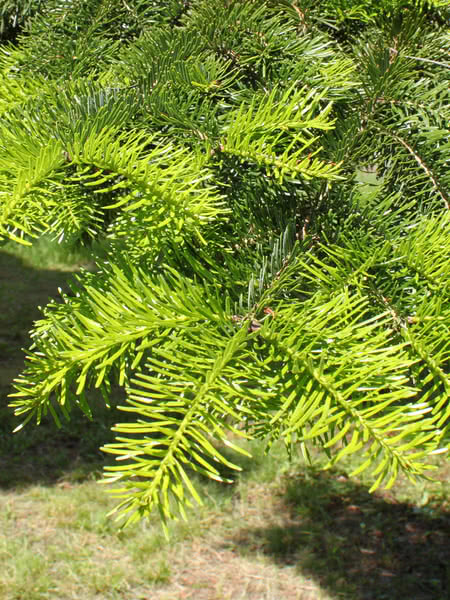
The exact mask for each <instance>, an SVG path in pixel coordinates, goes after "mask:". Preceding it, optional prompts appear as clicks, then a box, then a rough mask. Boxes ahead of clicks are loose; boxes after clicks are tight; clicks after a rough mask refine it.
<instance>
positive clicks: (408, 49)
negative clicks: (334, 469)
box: [0, 0, 450, 523]
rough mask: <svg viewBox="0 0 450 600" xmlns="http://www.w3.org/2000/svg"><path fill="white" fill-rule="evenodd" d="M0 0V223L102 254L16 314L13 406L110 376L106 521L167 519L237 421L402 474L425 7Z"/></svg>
mask: <svg viewBox="0 0 450 600" xmlns="http://www.w3.org/2000/svg"><path fill="white" fill-rule="evenodd" d="M11 6H12V8H11V9H10V10H9V9H8V10H9V12H8V10H7V9H4V14H3V19H4V20H3V23H4V24H8V27H12V26H13V25H12V23H13V21H11V19H12V18H13V17H12V16H11V15H13V14H17V15H22V17H21V19H22V20H21V24H20V27H21V28H22V31H21V32H20V31H18V32H16V33H15V34H14V35H4V39H5V40H6V39H8V38H11V39H13V38H15V37H17V39H16V40H15V43H14V44H12V43H6V42H4V43H3V45H2V46H0V53H1V54H0V132H1V135H0V237H1V238H2V239H3V240H14V241H16V242H17V243H22V244H30V243H32V241H33V239H35V238H36V237H38V236H40V235H42V234H43V233H51V234H52V235H54V236H55V238H57V239H60V240H62V239H72V240H80V242H83V243H88V239H89V238H94V239H100V240H103V241H104V242H105V243H106V242H107V243H108V248H109V256H108V259H107V260H101V259H100V258H99V259H98V265H97V266H98V268H97V270H96V271H95V272H94V273H90V272H84V273H82V274H81V275H80V276H78V277H77V280H76V281H74V282H73V294H72V295H70V296H69V295H63V302H62V303H61V302H53V303H50V304H49V305H48V306H47V307H46V308H45V309H44V310H43V315H42V318H41V319H40V320H39V321H37V322H36V323H35V326H34V330H33V332H32V346H31V348H30V350H29V352H28V366H27V367H26V369H25V370H24V372H23V373H22V375H21V376H20V377H19V378H18V379H17V380H16V381H15V388H16V392H15V393H14V395H13V400H12V402H11V405H12V406H13V407H14V409H15V412H16V414H17V415H18V416H19V417H21V418H22V424H25V423H27V422H28V421H35V422H37V423H39V421H40V419H41V417H42V415H44V414H46V413H47V412H48V411H49V412H51V414H52V415H53V416H54V418H55V420H56V421H57V422H58V421H59V420H60V419H61V418H69V417H70V412H71V410H72V409H73V408H74V407H78V408H80V409H81V410H83V411H84V412H85V413H86V415H87V416H88V417H89V415H90V406H89V402H88V400H87V398H86V396H85V391H86V390H87V389H97V390H98V393H99V394H102V395H103V398H104V401H105V402H107V403H108V397H109V393H110V386H111V384H112V383H113V382H117V383H118V384H119V385H121V386H123V387H124V388H125V389H126V393H127V401H126V405H125V406H124V407H122V410H123V411H126V412H129V413H132V415H134V416H135V420H131V421H130V420H127V422H124V423H122V424H118V425H116V426H115V427H114V431H115V432H116V433H117V438H116V441H115V442H114V443H112V444H109V445H108V446H106V447H105V448H104V450H105V451H106V452H110V453H113V454H116V455H117V458H118V459H120V460H121V461H122V462H119V463H118V464H117V466H112V467H107V471H106V480H108V481H113V482H116V483H117V484H118V490H117V493H118V495H119V496H120V497H121V498H122V501H121V503H120V505H119V507H118V510H119V512H120V515H121V516H122V517H124V519H125V522H126V523H131V522H133V521H135V520H136V519H139V518H141V517H143V516H146V515H148V514H149V513H150V512H151V511H152V510H153V509H154V508H157V509H158V510H159V512H160V515H161V518H162V521H163V522H165V521H166V520H167V519H170V518H173V517H174V516H176V515H177V514H178V513H181V514H182V515H184V507H185V505H186V504H189V497H193V498H194V499H196V500H198V501H200V498H199V497H198V494H197V492H196V491H195V488H194V486H193V483H192V476H191V474H192V472H193V471H195V472H197V473H200V474H202V475H204V476H207V477H210V478H213V479H217V480H221V479H226V477H225V476H224V472H227V473H228V472H229V470H230V468H231V469H233V468H234V467H235V465H233V464H232V463H230V462H229V459H228V458H227V457H226V456H225V453H224V452H223V451H221V448H223V446H224V444H225V445H227V446H228V447H231V448H233V449H234V450H236V451H237V452H240V451H242V450H240V448H239V443H238V442H237V441H236V440H239V438H242V437H244V436H247V437H248V438H250V439H251V438H260V439H264V440H266V442H267V445H268V448H270V445H271V443H273V442H274V441H275V440H279V439H281V440H284V442H285V443H286V448H287V450H288V451H291V449H292V448H294V447H300V446H301V447H303V448H304V449H305V450H306V451H307V447H308V446H307V444H308V443H315V444H316V445H318V446H320V447H322V448H323V449H324V451H325V452H327V453H328V456H329V458H330V464H334V463H336V462H337V461H339V460H340V459H341V458H342V457H343V456H345V455H347V454H349V453H354V452H360V453H361V454H362V455H363V458H364V460H363V461H362V462H361V466H360V467H359V469H358V470H357V472H361V471H363V470H366V469H367V470H369V471H370V472H371V475H372V477H373V486H372V490H374V489H376V488H377V487H378V486H380V485H385V486H388V487H389V486H391V485H392V484H393V483H394V481H395V479H396V476H397V474H398V472H399V471H402V472H404V473H406V474H407V475H408V476H409V477H410V478H412V479H415V478H417V477H420V476H423V475H424V474H425V473H426V471H427V470H428V469H429V457H430V455H432V454H435V453H438V452H441V451H443V450H444V449H445V439H446V437H448V434H447V431H448V419H449V416H450V407H449V402H448V399H449V391H450V381H449V369H448V358H449V354H450V331H449V329H450V302H449V292H450V279H449V275H450V222H449V202H450V170H449V160H448V156H449V150H450V141H449V130H448V123H449V122H450V92H449V89H450V88H449V80H450V64H449V59H448V57H449V50H450V33H449V28H448V23H449V18H450V10H449V7H448V2H446V1H438V0H437V1H434V2H428V3H423V2H418V1H416V2H406V1H399V0H384V1H383V2H379V1H376V2H375V0H360V1H359V2H348V0H340V1H339V2H336V1H333V2H331V1H328V0H322V1H315V2H311V1H310V0H298V1H296V0H293V1H291V0H248V1H246V2H243V1H242V0H239V1H237V0H190V1H186V0H169V1H166V2H163V1H156V0H155V1H150V0H127V2H120V1H117V0H74V1H73V2H70V3H69V2H61V1H60V0H59V1H58V0H50V1H46V2H44V3H41V2H35V3H32V2H25V1H24V2H22V3H20V2H16V3H12V5H11ZM13 9H14V10H15V11H16V13H14V10H13ZM14 26H15V25H14ZM4 27H6V25H4ZM364 170H370V171H371V172H373V173H374V174H375V177H374V183H373V184H372V185H368V184H364V183H362V182H361V176H360V175H361V172H363V171H364ZM227 456H228V455H227ZM224 468H226V469H224Z"/></svg>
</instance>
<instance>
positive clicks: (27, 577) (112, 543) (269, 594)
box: [0, 241, 450, 600]
mask: <svg viewBox="0 0 450 600" xmlns="http://www.w3.org/2000/svg"><path fill="white" fill-rule="evenodd" d="M69 250H70V252H69ZM36 256H38V259H37V258H36ZM80 264H90V257H89V255H87V254H86V253H85V252H84V251H83V252H78V251H76V250H73V249H67V248H65V249H64V248H63V249H62V251H61V252H60V249H59V248H55V247H54V246H52V245H51V244H49V243H48V241H45V242H43V244H42V246H41V248H40V249H39V247H38V249H37V250H35V249H34V248H33V250H32V251H29V250H28V251H27V250H23V249H21V250H20V252H17V251H16V250H15V249H13V248H12V247H8V248H7V252H5V251H4V250H3V251H1V252H0V598H1V599H2V600H41V599H47V598H48V599H53V600H94V599H95V600H102V599H105V600H110V599H111V600H144V599H145V600H185V599H188V598H190V599H193V600H338V599H339V600H341V599H348V600H383V599H388V598H389V599H390V600H391V599H392V600H396V599H398V600H404V599H405V598H408V599H409V598H411V599H414V600H448V598H449V597H450V571H449V564H450V560H449V558H450V550H449V543H448V535H449V533H450V518H449V508H450V506H449V504H450V485H449V483H448V482H449V475H450V469H449V466H448V463H443V462H442V458H441V459H440V461H441V462H440V463H438V464H439V465H440V468H439V470H438V472H437V481H436V482H434V483H433V482H422V483H421V484H420V485H417V486H413V485H411V484H410V483H408V482H407V481H406V480H404V479H400V480H399V483H398V484H397V485H396V487H395V488H394V490H393V491H389V492H386V491H380V492H377V493H376V494H373V495H369V494H368V493H367V485H366V483H367V482H365V481H364V480H358V479H352V480H350V479H349V478H348V476H347V474H346V473H347V472H348V471H349V470H350V469H351V468H352V467H354V466H355V465H354V464H352V463H347V464H345V465H343V466H342V467H341V468H340V469H335V470H332V471H323V470H321V466H322V465H323V462H322V459H321V458H320V457H319V456H317V455H315V454H314V461H315V462H314V464H313V465H309V466H308V465H305V464H304V462H303V460H302V459H301V457H300V456H299V457H296V458H294V460H293V461H292V462H291V463H289V462H288V461H287V460H286V458H285V456H284V454H283V451H282V448H280V447H276V448H275V449H274V452H273V454H272V455H271V456H269V457H266V456H264V453H263V449H262V447H261V446H259V445H257V444H253V445H252V446H251V447H250V450H251V451H252V453H253V454H254V460H253V461H251V462H250V461H245V460H244V459H243V460H244V462H243V464H242V466H243V467H244V471H243V474H242V475H241V476H240V478H238V479H237V481H236V482H235V483H234V484H233V485H230V486H221V485H219V484H216V483H213V482H205V481H198V487H199V488H200V491H201V495H202V496H203V498H205V505H204V506H203V507H194V508H193V509H192V510H191V511H190V514H189V517H190V521H189V523H188V524H186V523H183V522H179V523H174V524H173V525H172V526H171V539H170V542H167V541H166V540H165V538H164V536H163V534H162V531H161V529H160V526H159V525H158V522H157V518H156V517H155V520H154V521H146V522H142V523H140V524H138V525H136V526H134V527H132V528H130V529H128V530H125V531H120V530H119V529H118V528H117V526H116V524H115V523H114V521H113V520H111V519H109V518H108V517H107V516H106V514H107V512H108V511H109V510H110V509H111V508H112V507H113V506H114V500H113V499H112V498H111V497H110V495H108V494H107V493H106V492H105V489H104V487H102V486H100V485H98V483H97V479H98V478H99V477H100V475H101V469H102V466H103V464H104V462H105V460H109V458H108V457H105V456H104V455H102V454H101V453H100V452H99V450H98V448H99V446H100V445H101V444H102V443H104V442H105V441H107V440H108V439H110V436H111V434H110V431H109V427H110V425H111V424H112V423H113V422H114V421H115V420H117V413H116V412H115V410H114V409H113V410H111V411H107V410H106V409H105V408H104V407H102V405H101V403H96V398H95V397H93V398H92V401H93V404H94V408H95V418H94V421H93V422H92V423H90V422H89V421H87V420H86V419H85V418H84V417H83V416H82V415H74V417H73V421H72V423H71V424H70V425H69V426H63V428H62V429H61V430H58V429H56V427H55V426H54V424H53V423H52V422H51V421H48V420H47V421H44V423H43V424H42V425H41V426H40V427H39V428H35V427H32V426H31V427H27V428H25V430H23V431H21V432H19V433H18V434H16V435H14V436H13V435H11V433H10V432H11V430H12V429H13V428H14V426H15V425H16V423H15V421H14V418H13V416H12V415H11V413H10V411H9V409H7V407H6V405H7V394H8V391H9V389H10V387H9V384H10V381H11V380H12V378H13V377H14V376H15V374H17V373H18V372H19V370H20V369H21V367H22V364H23V357H22V352H21V350H20V348H21V347H23V346H26V345H27V343H28V342H27V339H28V330H29V329H30V327H31V323H32V320H33V319H34V318H36V317H37V316H38V314H39V312H38V311H37V309H36V306H37V305H39V304H41V305H42V304H44V303H45V302H46V301H47V299H48V298H49V297H54V296H55V295H57V289H58V287H64V286H65V285H66V282H67V279H68V278H69V277H70V276H71V270H76V269H77V268H79V265H80ZM38 267H39V268H38ZM120 399H121V395H120V393H119V391H117V392H116V395H115V401H116V403H117V402H119V401H120ZM355 460H356V459H352V461H355ZM436 460H438V457H436Z"/></svg>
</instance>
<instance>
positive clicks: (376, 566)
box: [233, 468, 450, 600]
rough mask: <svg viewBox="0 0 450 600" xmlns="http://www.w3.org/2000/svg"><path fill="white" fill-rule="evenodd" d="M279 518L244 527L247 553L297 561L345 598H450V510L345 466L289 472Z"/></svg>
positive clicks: (239, 541)
mask: <svg viewBox="0 0 450 600" xmlns="http://www.w3.org/2000/svg"><path fill="white" fill-rule="evenodd" d="M285 484H286V485H285V492H284V494H283V495H282V496H281V497H280V498H279V512H278V514H277V515H274V521H275V523H276V525H275V524H270V525H268V526H267V527H263V528H253V529H252V528H248V529H246V528H242V529H240V531H239V533H238V535H237V537H235V538H234V539H233V543H234V544H236V547H237V548H238V549H240V551H242V552H244V553H248V552H250V553H256V554H260V553H263V554H265V555H266V556H269V557H272V559H273V560H274V561H275V562H276V563H277V564H282V565H291V566H296V567H297V568H298V570H299V572H301V573H302V574H303V575H309V576H311V577H312V578H313V579H314V580H316V581H317V582H318V583H320V585H321V586H323V587H324V588H327V589H328V590H330V592H331V594H332V595H333V597H334V595H336V597H339V598H348V599H352V600H384V599H386V600H387V599H389V600H405V599H411V600H448V598H450V543H449V541H450V538H449V534H450V513H448V512H447V511H446V510H443V509H442V506H441V507H437V506H435V507H434V508H432V507H431V506H426V507H423V508H419V507H417V506H415V505H413V504H405V503H401V502H398V501H396V500H395V499H394V497H393V496H392V495H391V494H390V493H387V492H378V493H376V494H369V493H368V492H367V489H366V488H365V487H363V486H361V485H359V484H358V483H356V482H355V481H353V480H349V479H348V478H347V476H346V475H345V474H343V473H341V474H340V473H338V472H328V471H318V470H314V469H312V468H304V469H302V471H301V472H298V473H296V474H295V475H290V476H289V477H287V476H286V481H285Z"/></svg>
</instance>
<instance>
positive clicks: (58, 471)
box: [0, 251, 124, 488]
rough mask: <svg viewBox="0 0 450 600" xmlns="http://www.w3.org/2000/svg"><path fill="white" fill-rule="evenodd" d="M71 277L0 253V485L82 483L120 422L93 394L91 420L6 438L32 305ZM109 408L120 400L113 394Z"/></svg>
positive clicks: (98, 464) (48, 422)
mask: <svg viewBox="0 0 450 600" xmlns="http://www.w3.org/2000/svg"><path fill="white" fill-rule="evenodd" d="M72 275H73V273H71V272H63V271H58V270H50V269H47V270H44V269H34V268H32V267H30V266H27V264H26V263H24V262H23V261H22V260H21V259H20V258H17V257H15V256H12V255H10V254H8V253H6V252H3V251H0V487H2V488H12V487H17V486H24V485H29V484H32V483H54V482H56V481H58V480H60V479H61V478H64V477H67V478H69V479H72V480H78V479H85V478H86V477H91V476H96V475H97V474H99V473H100V471H101V469H102V467H103V464H104V463H105V461H106V460H107V457H105V455H104V454H103V453H102V452H100V450H99V447H100V446H101V445H103V444H104V443H107V442H109V441H111V440H112V438H113V435H112V433H111V431H110V427H111V425H112V424H113V423H115V422H117V421H121V420H124V417H123V413H120V415H119V414H118V411H117V410H115V409H111V410H108V409H106V407H105V406H104V402H103V400H102V398H101V396H100V394H98V396H99V397H98V399H97V398H95V397H94V396H91V397H92V410H93V413H94V419H93V421H92V422H91V421H89V420H88V419H87V418H86V417H85V416H84V415H83V414H81V413H80V412H77V411H76V410H74V411H73V415H72V419H71V422H70V423H69V424H63V426H62V428H61V429H58V428H57V427H56V425H55V424H54V422H53V420H52V419H51V418H44V419H43V421H42V424H41V425H40V426H39V427H36V426H35V425H33V424H31V423H30V424H28V425H27V426H26V427H25V428H24V429H23V430H22V431H20V432H19V433H17V434H14V435H13V434H12V431H13V430H14V429H15V428H16V427H17V425H18V424H19V423H20V421H19V420H18V419H17V418H15V416H14V414H13V412H12V410H11V409H10V408H8V402H9V399H8V394H9V393H10V392H12V387H11V383H12V380H13V379H14V378H15V377H16V376H17V375H18V374H19V373H20V371H21V370H22V369H23V366H24V353H23V351H22V348H24V347H28V346H29V345H30V338H29V331H30V329H31V327H32V325H33V321H34V320H35V319H37V318H39V316H40V311H39V309H38V306H45V305H46V304H47V303H48V301H49V299H50V298H56V297H58V296H59V294H58V287H61V288H63V289H67V281H68V280H69V279H70V278H71V277H72ZM112 400H113V404H114V403H118V402H121V401H122V396H121V393H120V391H119V390H117V392H116V394H115V397H114V398H113V399H112Z"/></svg>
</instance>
